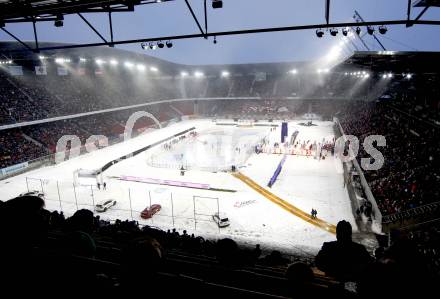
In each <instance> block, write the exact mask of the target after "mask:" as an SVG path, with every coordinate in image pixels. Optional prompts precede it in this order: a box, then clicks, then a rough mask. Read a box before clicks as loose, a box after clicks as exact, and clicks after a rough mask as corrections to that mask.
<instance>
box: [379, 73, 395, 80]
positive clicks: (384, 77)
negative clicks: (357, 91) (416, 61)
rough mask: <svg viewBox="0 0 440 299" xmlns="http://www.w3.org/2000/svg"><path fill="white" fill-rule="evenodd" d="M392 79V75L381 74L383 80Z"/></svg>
mask: <svg viewBox="0 0 440 299" xmlns="http://www.w3.org/2000/svg"><path fill="white" fill-rule="evenodd" d="M393 77H394V75H393V73H383V74H382V78H383V79H391V78H393Z"/></svg>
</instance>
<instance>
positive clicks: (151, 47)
mask: <svg viewBox="0 0 440 299" xmlns="http://www.w3.org/2000/svg"><path fill="white" fill-rule="evenodd" d="M165 47H167V48H168V49H169V48H172V47H173V42H172V41H170V40H169V41H166V42H165V43H164V42H163V41H158V42H157V43H153V42H150V43H148V44H147V43H141V48H142V49H143V50H156V49H157V48H159V49H164V48H165Z"/></svg>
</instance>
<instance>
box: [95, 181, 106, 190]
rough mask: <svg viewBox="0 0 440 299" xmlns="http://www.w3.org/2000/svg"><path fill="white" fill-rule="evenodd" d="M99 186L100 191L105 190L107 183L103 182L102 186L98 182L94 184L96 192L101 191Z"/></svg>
mask: <svg viewBox="0 0 440 299" xmlns="http://www.w3.org/2000/svg"><path fill="white" fill-rule="evenodd" d="M101 185H102V190H107V183H106V182H103V183H102V184H101V183H100V182H98V183H96V186H97V187H98V190H101Z"/></svg>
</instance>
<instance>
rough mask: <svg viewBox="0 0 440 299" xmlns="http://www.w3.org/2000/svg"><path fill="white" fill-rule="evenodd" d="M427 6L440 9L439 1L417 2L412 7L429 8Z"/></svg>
mask: <svg viewBox="0 0 440 299" xmlns="http://www.w3.org/2000/svg"><path fill="white" fill-rule="evenodd" d="M429 6H437V7H440V0H417V1H416V2H415V3H414V7H429Z"/></svg>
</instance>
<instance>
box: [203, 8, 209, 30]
mask: <svg viewBox="0 0 440 299" xmlns="http://www.w3.org/2000/svg"><path fill="white" fill-rule="evenodd" d="M203 5H204V8H205V33H208V9H207V8H206V0H205V1H204V3H203Z"/></svg>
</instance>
